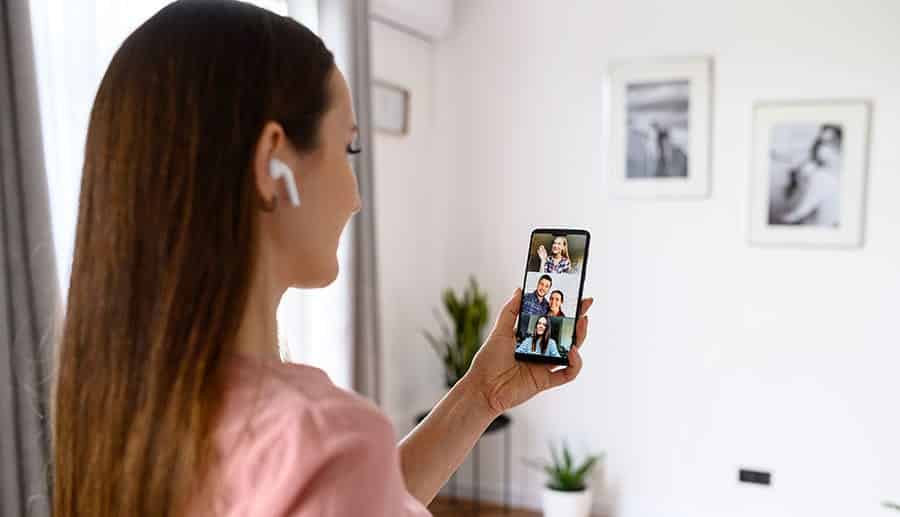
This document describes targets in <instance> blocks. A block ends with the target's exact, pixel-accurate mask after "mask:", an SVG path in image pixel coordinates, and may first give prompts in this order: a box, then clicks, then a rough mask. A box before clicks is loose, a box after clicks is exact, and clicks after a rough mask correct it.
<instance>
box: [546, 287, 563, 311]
mask: <svg viewBox="0 0 900 517" xmlns="http://www.w3.org/2000/svg"><path fill="white" fill-rule="evenodd" d="M548 299H549V301H550V308H549V309H547V316H550V317H551V318H565V317H566V314H565V313H564V312H563V311H562V304H563V301H564V298H563V294H562V291H560V290H556V291H553V292H552V293H550V297H549V298H548Z"/></svg>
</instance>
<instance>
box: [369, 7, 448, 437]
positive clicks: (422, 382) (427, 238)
mask: <svg viewBox="0 0 900 517" xmlns="http://www.w3.org/2000/svg"><path fill="white" fill-rule="evenodd" d="M370 34H371V38H372V75H373V77H374V78H375V79H377V80H380V81H385V82H388V83H391V84H395V85H399V86H402V87H403V88H406V89H407V90H409V91H410V116H411V118H410V121H409V134H408V135H406V136H403V137H399V136H394V135H390V134H385V133H379V132H376V133H375V135H374V136H375V139H374V145H375V157H374V159H375V176H376V178H375V207H374V209H375V224H376V231H377V235H376V238H377V251H378V260H379V264H378V270H379V282H380V289H379V302H380V303H381V307H382V314H381V316H382V317H381V327H382V328H381V334H382V343H383V354H382V366H383V368H382V370H383V372H382V378H383V383H382V394H383V399H384V402H383V407H384V409H385V410H386V411H387V412H388V414H389V415H390V416H391V418H392V420H393V422H394V427H395V428H396V430H397V432H398V434H399V435H402V434H405V433H406V432H408V431H409V430H410V429H411V428H412V426H413V420H414V417H415V415H416V414H417V413H419V412H422V411H425V410H427V409H430V408H431V406H432V405H433V404H434V403H435V402H436V401H437V400H438V399H439V398H440V396H441V395H442V391H443V390H442V387H443V381H442V379H443V376H442V375H443V374H442V373H441V372H442V371H443V370H442V369H441V364H440V362H439V361H438V360H437V356H436V355H435V354H434V352H433V351H432V349H431V347H430V346H429V345H428V343H427V342H426V341H425V339H424V338H423V337H422V330H423V329H431V330H434V326H435V322H436V320H435V317H434V315H433V309H435V308H437V307H438V304H439V301H440V292H441V290H442V289H443V288H444V287H446V286H448V285H450V283H451V280H449V278H450V277H451V275H450V273H449V271H448V269H449V259H448V256H449V254H450V253H451V250H452V248H453V247H455V244H454V243H453V242H451V241H450V240H448V239H447V233H448V231H449V228H450V222H449V221H448V215H447V214H448V213H449V211H450V210H451V200H450V199H449V198H448V197H447V195H446V193H447V192H448V191H452V189H453V188H454V187H455V180H454V179H453V178H451V177H449V175H448V169H447V167H446V166H445V164H446V163H447V160H446V158H445V155H446V154H447V153H449V152H450V149H451V147H452V146H451V145H449V144H448V142H449V140H448V139H447V138H446V137H445V136H444V132H445V130H444V129H441V128H443V127H450V125H449V124H447V123H440V124H439V122H441V121H440V120H439V119H438V116H437V112H436V110H435V97H434V92H435V84H434V83H435V77H434V47H433V45H432V44H431V43H428V42H426V41H424V40H422V39H419V38H417V37H415V36H412V35H410V34H409V33H405V32H401V31H398V30H396V29H394V28H391V27H388V26H386V25H384V24H382V23H380V22H375V21H373V22H372V23H371V25H370ZM439 126H440V127H439Z"/></svg>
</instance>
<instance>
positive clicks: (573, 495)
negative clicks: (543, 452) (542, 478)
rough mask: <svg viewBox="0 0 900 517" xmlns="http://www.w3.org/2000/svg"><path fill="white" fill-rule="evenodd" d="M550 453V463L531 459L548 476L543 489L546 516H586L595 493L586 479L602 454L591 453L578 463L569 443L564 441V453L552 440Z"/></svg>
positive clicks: (535, 466) (530, 462)
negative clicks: (557, 449) (558, 450)
mask: <svg viewBox="0 0 900 517" xmlns="http://www.w3.org/2000/svg"><path fill="white" fill-rule="evenodd" d="M550 457H551V459H552V462H551V463H545V462H535V461H529V462H528V464H529V465H531V466H532V467H534V468H537V469H539V470H541V471H543V472H544V473H546V474H547V476H548V477H549V479H548V481H547V484H546V485H545V486H544V493H543V510H544V517H587V516H588V515H589V514H590V512H591V501H592V500H593V494H592V493H591V490H590V488H589V487H588V486H587V483H586V481H585V480H586V479H587V477H588V476H589V475H590V473H591V471H592V470H593V469H594V466H595V465H596V464H597V462H598V461H600V459H601V457H602V455H598V456H588V457H587V458H586V459H585V460H584V461H583V462H582V463H580V464H576V463H575V461H574V460H573V458H572V452H571V451H570V450H569V447H568V445H566V443H565V442H563V445H562V453H561V454H558V453H557V452H556V447H554V446H553V444H552V443H551V444H550Z"/></svg>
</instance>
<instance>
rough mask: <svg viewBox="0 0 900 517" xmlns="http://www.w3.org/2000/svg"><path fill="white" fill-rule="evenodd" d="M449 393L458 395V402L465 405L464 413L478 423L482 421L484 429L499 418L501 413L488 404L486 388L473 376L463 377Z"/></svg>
mask: <svg viewBox="0 0 900 517" xmlns="http://www.w3.org/2000/svg"><path fill="white" fill-rule="evenodd" d="M451 391H454V392H457V393H458V395H459V397H460V400H462V401H464V404H465V405H466V412H467V413H469V414H470V415H472V416H473V417H475V418H476V419H478V421H483V422H484V425H485V427H486V426H487V425H488V424H490V423H491V422H493V420H494V419H495V418H497V417H498V416H500V413H501V412H500V411H497V410H496V409H495V408H494V407H493V406H492V405H491V403H490V398H489V396H488V391H489V390H488V388H487V386H483V385H482V383H480V382H478V380H477V379H476V378H475V377H474V376H473V375H471V374H466V375H464V376H463V378H462V379H460V380H459V382H457V383H456V384H455V385H454V386H453V388H451Z"/></svg>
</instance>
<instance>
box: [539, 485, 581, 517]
mask: <svg viewBox="0 0 900 517" xmlns="http://www.w3.org/2000/svg"><path fill="white" fill-rule="evenodd" d="M592 500H593V498H592V497H591V489H590V488H586V489H584V490H582V491H581V492H561V491H559V490H552V489H550V488H547V487H544V500H543V508H544V517H588V515H590V513H591V501H592Z"/></svg>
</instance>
